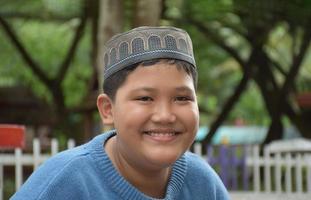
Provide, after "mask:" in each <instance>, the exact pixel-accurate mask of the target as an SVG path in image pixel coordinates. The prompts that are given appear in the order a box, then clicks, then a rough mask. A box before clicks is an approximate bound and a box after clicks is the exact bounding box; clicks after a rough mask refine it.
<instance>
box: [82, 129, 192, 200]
mask: <svg viewBox="0 0 311 200" xmlns="http://www.w3.org/2000/svg"><path fill="white" fill-rule="evenodd" d="M115 135H116V132H115V131H109V132H107V133H104V134H101V135H99V136H97V137H95V138H94V139H93V140H92V141H91V142H90V143H89V145H88V148H89V149H90V152H91V156H92V158H93V159H94V160H95V163H96V165H97V168H99V170H100V171H101V172H102V173H103V177H104V179H105V181H107V183H108V184H109V185H110V186H111V188H112V189H113V190H114V191H115V192H116V193H117V194H119V195H120V196H121V197H122V199H138V200H146V199H155V198H152V197H149V196H147V195H145V194H144V193H142V192H140V191H139V190H138V189H136V188H135V187H134V186H133V185H132V184H130V183H129V182H128V181H127V180H125V179H124V178H123V177H122V176H121V175H120V174H119V172H118V171H117V170H116V169H115V167H114V165H113V164H112V162H111V160H110V159H109V157H108V154H107V153H106V151H105V149H104V147H103V144H104V143H105V142H106V141H107V140H108V139H109V138H110V137H113V136H115ZM186 171H187V162H186V158H185V156H184V155H183V156H181V157H180V158H179V159H178V160H177V161H176V162H175V163H174V165H173V169H172V174H171V176H170V180H169V184H168V186H167V189H166V195H165V198H164V199H177V196H178V195H179V194H180V192H181V189H182V186H183V183H184V179H185V175H186Z"/></svg>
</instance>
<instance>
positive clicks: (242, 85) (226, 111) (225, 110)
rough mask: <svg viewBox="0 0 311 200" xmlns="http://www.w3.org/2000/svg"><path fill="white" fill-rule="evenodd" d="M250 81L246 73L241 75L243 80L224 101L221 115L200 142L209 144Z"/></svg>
mask: <svg viewBox="0 0 311 200" xmlns="http://www.w3.org/2000/svg"><path fill="white" fill-rule="evenodd" d="M249 80H250V76H249V75H248V74H247V73H244V74H243V78H242V79H241V81H240V83H239V84H238V86H237V87H236V89H235V91H234V93H233V94H232V96H231V97H230V98H229V99H228V100H227V101H226V103H225V105H224V106H223V109H222V111H221V113H220V114H219V115H218V117H217V119H216V120H215V121H214V122H213V123H212V125H211V128H210V130H209V132H208V134H207V136H206V138H204V140H203V141H202V143H203V144H208V143H210V141H211V139H212V138H213V136H214V135H215V133H216V130H217V129H218V128H219V126H220V125H221V124H222V123H223V122H224V121H225V119H226V118H227V116H228V114H229V113H230V111H231V110H232V109H233V107H234V105H235V104H236V103H237V102H238V99H239V98H240V96H241V94H242V93H243V92H244V91H245V89H246V87H247V83H248V81H249Z"/></svg>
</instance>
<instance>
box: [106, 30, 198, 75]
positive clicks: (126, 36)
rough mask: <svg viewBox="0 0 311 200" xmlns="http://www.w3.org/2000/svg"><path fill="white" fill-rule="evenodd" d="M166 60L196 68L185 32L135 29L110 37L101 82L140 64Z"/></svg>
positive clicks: (190, 44) (190, 45) (189, 41)
mask: <svg viewBox="0 0 311 200" xmlns="http://www.w3.org/2000/svg"><path fill="white" fill-rule="evenodd" d="M157 58H168V59H178V60H183V61H186V62H188V63H190V64H192V65H193V67H195V60H194V55H193V48H192V42H191V39H190V37H189V35H188V33H187V32H186V31H184V30H182V29H179V28H175V27H147V26H144V27H138V28H135V29H132V30H130V31H128V32H125V33H121V34H118V35H115V36H114V37H112V38H111V39H110V40H109V41H108V42H107V43H106V45H105V53H104V67H105V71H104V79H107V78H108V77H110V76H111V75H112V74H114V73H116V72H118V71H120V70H122V69H124V68H126V67H129V66H131V65H133V64H136V63H140V62H142V61H147V60H152V59H157Z"/></svg>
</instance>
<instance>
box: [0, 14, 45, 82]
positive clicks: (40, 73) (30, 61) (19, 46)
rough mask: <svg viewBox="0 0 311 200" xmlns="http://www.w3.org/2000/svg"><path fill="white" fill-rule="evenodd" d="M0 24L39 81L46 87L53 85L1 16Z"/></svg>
mask: <svg viewBox="0 0 311 200" xmlns="http://www.w3.org/2000/svg"><path fill="white" fill-rule="evenodd" d="M0 24H1V25H2V27H3V30H4V32H5V33H6V35H7V36H8V38H9V39H10V40H11V42H12V44H13V46H14V47H15V48H16V49H17V51H18V52H19V53H20V55H21V57H22V59H23V60H24V61H25V63H27V65H25V66H28V67H29V68H30V69H31V70H32V72H33V73H34V74H36V75H37V76H38V77H39V79H40V80H41V81H42V82H44V83H45V84H46V85H51V80H50V79H49V78H48V76H47V75H46V74H45V73H44V72H43V71H42V70H41V68H40V66H39V65H38V64H37V63H36V62H35V60H34V59H33V58H32V57H31V55H30V54H29V53H28V52H27V50H26V49H25V47H24V46H23V45H22V43H21V42H20V40H19V39H18V37H17V35H16V33H15V32H14V30H13V29H12V27H11V26H10V25H9V24H8V23H7V22H6V21H5V20H4V19H3V18H2V17H1V16H0Z"/></svg>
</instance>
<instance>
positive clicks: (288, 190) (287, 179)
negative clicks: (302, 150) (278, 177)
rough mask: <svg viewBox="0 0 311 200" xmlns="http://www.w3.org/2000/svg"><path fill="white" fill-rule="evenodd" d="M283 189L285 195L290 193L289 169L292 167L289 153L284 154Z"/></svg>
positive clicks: (290, 176) (290, 175)
mask: <svg viewBox="0 0 311 200" xmlns="http://www.w3.org/2000/svg"><path fill="white" fill-rule="evenodd" d="M285 165H286V169H285V188H286V192H287V193H291V192H292V173H291V167H292V158H291V155H290V153H286V156H285Z"/></svg>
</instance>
